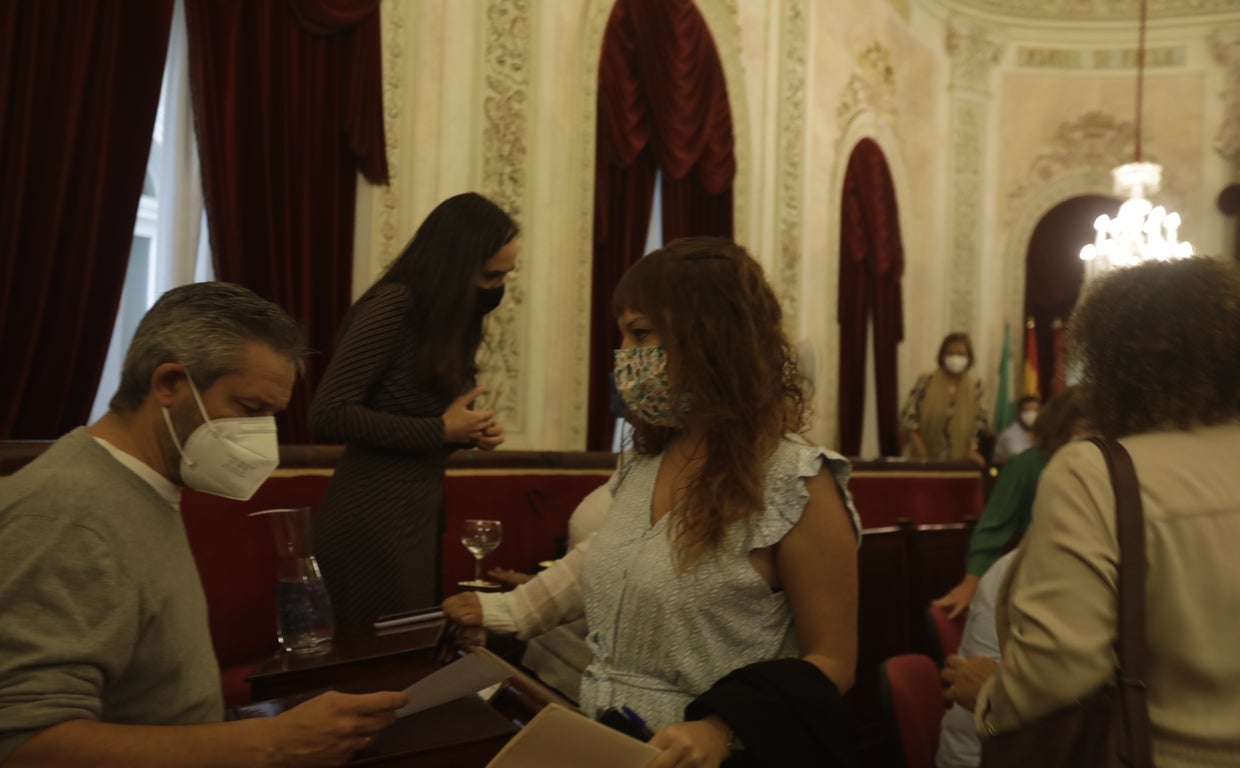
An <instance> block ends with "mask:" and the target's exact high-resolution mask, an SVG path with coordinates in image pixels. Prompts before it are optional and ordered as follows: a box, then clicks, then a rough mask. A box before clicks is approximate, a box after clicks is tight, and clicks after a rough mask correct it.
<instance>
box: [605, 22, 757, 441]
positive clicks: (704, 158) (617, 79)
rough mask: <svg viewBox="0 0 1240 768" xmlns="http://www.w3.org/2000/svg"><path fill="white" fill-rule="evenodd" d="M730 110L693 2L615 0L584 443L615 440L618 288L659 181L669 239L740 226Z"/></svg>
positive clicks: (725, 232)
mask: <svg viewBox="0 0 1240 768" xmlns="http://www.w3.org/2000/svg"><path fill="white" fill-rule="evenodd" d="M735 175H736V156H735V153H734V140H733V134H732V112H731V107H730V104H729V101H728V93H727V86H726V83H725V80H724V75H723V65H722V63H721V62H720V60H719V54H718V51H717V50H716V48H715V43H714V38H712V37H711V34H710V30H709V29H707V27H706V22H705V20H704V19H703V18H702V15H701V13H700V12H699V10H698V9H697V7H696V5H695V4H694V3H693V0H618V2H617V3H616V4H615V6H614V7H613V9H612V13H611V16H610V18H609V20H608V23H607V29H606V31H605V33H604V36H603V47H602V53H601V56H600V60H599V88H598V128H597V144H596V160H595V185H594V196H595V204H594V263H593V273H592V285H591V302H592V309H591V313H590V359H589V366H590V374H589V393H590V394H589V398H590V399H589V407H588V422H587V438H586V444H587V448H589V449H590V450H609V449H610V448H611V443H612V428H613V426H614V425H615V417H614V416H613V415H612V413H611V407H610V405H611V386H610V383H609V380H608V374H609V373H610V372H611V369H612V353H613V350H614V349H615V348H616V347H617V346H619V343H620V336H619V331H618V330H617V329H616V323H615V318H614V317H612V314H611V294H612V291H613V290H614V289H615V286H616V283H617V282H619V279H620V276H621V275H622V274H623V273H624V271H625V270H626V269H627V268H628V267H629V266H630V265H631V264H633V263H634V262H635V261H637V259H639V258H641V256H642V253H643V250H644V248H643V247H644V245H645V244H646V241H647V232H648V229H649V225H650V215H651V207H652V201H653V197H654V184H655V179H656V177H658V178H660V179H661V185H662V189H661V194H662V228H663V237H664V238H665V239H667V240H674V239H676V238H679V237H686V236H689V235H716V236H721V237H731V236H732V213H733V211H732V208H733V202H732V182H733V179H734V177H735Z"/></svg>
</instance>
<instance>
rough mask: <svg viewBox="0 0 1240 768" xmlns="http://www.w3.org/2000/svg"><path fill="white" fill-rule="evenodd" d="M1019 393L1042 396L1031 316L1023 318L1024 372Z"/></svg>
mask: <svg viewBox="0 0 1240 768" xmlns="http://www.w3.org/2000/svg"><path fill="white" fill-rule="evenodd" d="M1020 393H1021V394H1022V395H1037V396H1038V397H1041V396H1042V387H1041V385H1040V384H1039V380H1038V334H1037V328H1036V327H1035V326H1034V322H1033V318H1032V317H1030V318H1028V319H1027V320H1025V374H1024V377H1023V380H1022V382H1021V387H1020Z"/></svg>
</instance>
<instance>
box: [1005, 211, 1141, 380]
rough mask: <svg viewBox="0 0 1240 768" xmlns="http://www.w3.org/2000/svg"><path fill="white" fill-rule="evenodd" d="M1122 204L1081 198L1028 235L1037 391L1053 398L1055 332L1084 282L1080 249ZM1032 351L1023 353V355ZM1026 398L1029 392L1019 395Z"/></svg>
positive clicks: (1058, 367) (1028, 307)
mask: <svg viewBox="0 0 1240 768" xmlns="http://www.w3.org/2000/svg"><path fill="white" fill-rule="evenodd" d="M1119 203H1120V201H1119V200H1117V199H1115V198H1114V197H1112V196H1111V195H1099V194H1091V195H1080V196H1077V197H1071V198H1068V199H1067V200H1064V201H1062V202H1060V203H1058V204H1057V205H1055V206H1054V207H1052V208H1051V209H1050V210H1049V211H1047V212H1046V213H1045V215H1043V216H1042V218H1041V219H1039V220H1038V223H1037V224H1036V225H1035V226H1034V229H1033V234H1032V235H1030V237H1029V244H1028V247H1027V248H1026V254H1027V255H1026V257H1025V301H1024V314H1025V317H1027V318H1033V320H1034V324H1035V325H1034V331H1035V333H1034V336H1035V338H1036V343H1037V359H1038V360H1039V361H1041V365H1040V367H1039V369H1038V391H1039V392H1041V393H1042V394H1043V396H1050V395H1053V394H1055V393H1056V392H1057V391H1058V389H1059V387H1060V386H1061V385H1062V384H1063V379H1062V371H1063V364H1064V362H1065V361H1064V360H1063V350H1062V348H1061V345H1060V344H1059V343H1058V342H1059V341H1060V339H1059V338H1057V337H1059V336H1061V335H1062V334H1061V333H1059V332H1058V331H1057V330H1056V323H1057V322H1066V321H1067V319H1068V316H1069V315H1070V314H1071V313H1072V310H1073V308H1074V307H1075V306H1076V303H1077V299H1079V298H1080V295H1081V289H1082V287H1083V286H1084V283H1085V264H1084V262H1082V261H1081V259H1080V255H1079V254H1080V248H1081V246H1082V245H1083V244H1085V243H1087V242H1089V241H1090V237H1091V236H1092V234H1093V222H1094V219H1096V218H1098V215H1099V214H1102V213H1107V214H1114V212H1115V209H1116V207H1117V206H1118V205H1119ZM1028 355H1029V352H1028V350H1025V356H1026V357H1028ZM1021 394H1026V393H1023V392H1022V393H1021Z"/></svg>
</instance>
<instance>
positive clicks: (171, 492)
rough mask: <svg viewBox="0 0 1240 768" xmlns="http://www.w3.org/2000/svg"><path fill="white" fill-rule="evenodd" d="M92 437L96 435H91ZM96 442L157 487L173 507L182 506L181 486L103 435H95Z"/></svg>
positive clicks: (156, 490)
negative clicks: (105, 438)
mask: <svg viewBox="0 0 1240 768" xmlns="http://www.w3.org/2000/svg"><path fill="white" fill-rule="evenodd" d="M91 437H95V436H94V435H91ZM95 442H96V443H99V444H100V445H102V446H103V447H104V448H105V449H107V452H108V453H110V454H112V458H114V459H116V460H117V461H119V462H120V463H122V464H124V465H125V467H127V468H128V469H129V470H130V471H132V472H133V473H134V474H135V475H137V476H138V477H140V478H142V479H143V480H145V481H146V482H147V484H148V485H150V486H151V487H152V488H154V489H155V492H156V493H158V494H159V495H160V496H162V497H164V501H167V502H168V503H169V504H170V505H171V506H172V508H173V509H177V510H179V509H180V508H181V488H180V486H178V485H176V484H175V483H173V482H172V481H171V480H169V479H168V478H166V477H164V476H163V475H161V474H159V473H158V472H156V471H155V470H154V469H152V468H151V467H150V465H149V464H146V463H144V462H142V461H139V460H138V458H137V457H136V456H132V455H130V454H128V453H125V452H124V451H122V450H121V449H120V448H117V447H116V446H115V445H112V444H111V443H109V442H108V441H107V440H104V439H103V438H102V437H95Z"/></svg>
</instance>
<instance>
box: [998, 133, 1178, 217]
mask: <svg viewBox="0 0 1240 768" xmlns="http://www.w3.org/2000/svg"><path fill="white" fill-rule="evenodd" d="M1135 141H1136V127H1135V125H1134V124H1133V122H1132V121H1130V120H1121V119H1119V118H1117V117H1115V116H1114V115H1111V114H1109V113H1107V112H1101V111H1094V112H1086V113H1085V114H1083V115H1081V116H1079V117H1077V118H1074V119H1072V120H1068V121H1065V122H1063V123H1061V124H1060V125H1059V127H1058V128H1056V129H1055V132H1054V133H1053V134H1052V135H1051V136H1050V137H1049V138H1048V139H1047V140H1046V142H1045V144H1044V145H1043V148H1042V150H1041V151H1039V152H1038V153H1037V155H1036V156H1035V157H1034V159H1033V162H1032V163H1030V165H1029V173H1028V176H1027V178H1026V179H1025V180H1024V181H1021V182H1019V183H1018V184H1017V185H1016V186H1015V187H1013V188H1012V190H1011V191H1010V192H1009V193H1008V195H1007V211H1008V213H1007V216H1006V217H1005V221H1011V220H1012V219H1013V217H1014V216H1015V215H1016V214H1017V213H1019V212H1021V211H1024V210H1027V209H1028V207H1029V199H1030V195H1031V194H1032V192H1033V191H1034V190H1039V189H1043V188H1045V187H1046V186H1047V185H1048V184H1050V183H1051V182H1053V181H1055V180H1056V179H1058V178H1060V177H1064V176H1077V175H1079V174H1080V173H1081V172H1082V170H1084V171H1087V172H1088V173H1090V174H1091V175H1094V176H1097V177H1098V178H1104V179H1106V182H1105V183H1103V184H1102V185H1101V186H1100V187H1099V190H1100V193H1101V194H1108V193H1109V190H1110V188H1111V183H1110V181H1109V180H1110V178H1111V176H1110V173H1111V169H1112V168H1114V167H1115V166H1117V165H1122V164H1124V163H1126V162H1128V161H1129V160H1131V159H1132V157H1133V150H1134V144H1135ZM1149 159H1151V160H1156V158H1153V157H1150V158H1149Z"/></svg>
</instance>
